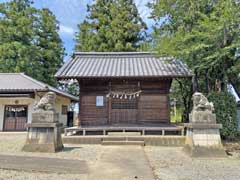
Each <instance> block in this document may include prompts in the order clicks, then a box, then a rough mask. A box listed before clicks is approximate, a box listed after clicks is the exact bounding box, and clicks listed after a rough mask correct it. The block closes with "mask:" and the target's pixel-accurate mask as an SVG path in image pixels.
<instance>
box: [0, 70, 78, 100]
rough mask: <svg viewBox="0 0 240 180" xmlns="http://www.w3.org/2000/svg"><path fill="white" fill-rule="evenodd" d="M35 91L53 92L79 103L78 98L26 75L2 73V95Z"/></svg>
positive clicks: (0, 87)
mask: <svg viewBox="0 0 240 180" xmlns="http://www.w3.org/2000/svg"><path fill="white" fill-rule="evenodd" d="M35 91H44V92H45V91H52V92H55V93H56V94H58V95H62V96H65V97H67V98H69V99H71V100H74V101H78V98H77V97H75V96H72V95H71V94H68V93H66V92H63V91H61V90H59V89H57V88H54V87H52V86H50V85H48V84H45V83H43V82H40V81H38V80H36V79H33V78H31V77H29V76H27V75H25V74H24V73H0V93H9V92H10V93H11V92H13V93H21V92H35Z"/></svg>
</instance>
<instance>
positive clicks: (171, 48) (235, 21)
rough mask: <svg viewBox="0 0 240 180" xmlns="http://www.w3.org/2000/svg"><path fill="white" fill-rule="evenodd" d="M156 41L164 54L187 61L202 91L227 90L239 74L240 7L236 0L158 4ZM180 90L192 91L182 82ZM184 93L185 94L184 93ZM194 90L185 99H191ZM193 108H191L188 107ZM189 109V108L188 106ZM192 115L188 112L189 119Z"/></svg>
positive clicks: (154, 14)
mask: <svg viewBox="0 0 240 180" xmlns="http://www.w3.org/2000/svg"><path fill="white" fill-rule="evenodd" d="M149 6H150V7H151V8H152V9H153V11H152V18H154V19H155V20H156V23H157V24H156V26H155V33H154V35H153V36H154V40H155V42H154V43H155V45H156V47H157V48H156V50H157V51H158V52H159V54H161V55H170V56H175V57H177V58H180V59H182V60H184V61H185V62H186V63H187V64H188V65H189V67H190V68H191V69H192V70H193V73H194V76H195V78H194V82H195V83H194V84H195V87H196V89H197V90H198V91H202V92H205V93H208V92H209V91H219V90H225V89H226V88H225V87H226V84H227V83H229V82H233V81H235V80H236V79H237V78H235V77H237V74H238V73H239V70H240V68H239V60H238V59H239V56H238V55H236V54H237V53H236V52H237V50H238V48H239V46H240V29H239V24H240V5H239V3H238V2H237V1H235V0H224V1H222V0H216V1H215V0H182V1H174V0H168V1H157V0H156V1H154V2H153V3H151V4H149ZM179 82H180V83H181V84H180V86H178V87H183V89H189V88H186V87H189V83H186V82H184V81H179ZM180 92H181V91H180ZM190 96H191V91H189V93H188V96H186V97H184V96H181V98H185V100H186V99H188V100H189V103H188V104H190V100H191V98H190ZM188 107H189V106H188ZM185 109H187V107H185ZM187 115H188V112H185V116H186V117H187Z"/></svg>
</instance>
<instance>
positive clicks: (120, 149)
mask: <svg viewBox="0 0 240 180" xmlns="http://www.w3.org/2000/svg"><path fill="white" fill-rule="evenodd" d="M103 148H105V149H104V152H103V154H102V156H101V157H100V159H99V160H98V161H97V163H96V164H95V166H94V167H92V168H91V169H90V174H89V177H88V179H89V180H131V179H139V180H154V176H153V172H152V170H151V168H150V165H149V163H148V160H147V158H146V156H145V154H144V151H143V147H140V146H107V147H103Z"/></svg>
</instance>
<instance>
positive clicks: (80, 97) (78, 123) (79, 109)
mask: <svg viewBox="0 0 240 180" xmlns="http://www.w3.org/2000/svg"><path fill="white" fill-rule="evenodd" d="M78 85H79V102H78V120H77V126H81V104H82V96H81V86H82V82H81V81H80V80H79V81H78Z"/></svg>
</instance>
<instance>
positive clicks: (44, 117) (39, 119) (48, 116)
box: [32, 110, 59, 123]
mask: <svg viewBox="0 0 240 180" xmlns="http://www.w3.org/2000/svg"><path fill="white" fill-rule="evenodd" d="M58 116H59V115H58V113H55V112H54V111H42V110H39V111H35V112H33V113H32V123H56V122H58V119H59V117H58Z"/></svg>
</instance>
